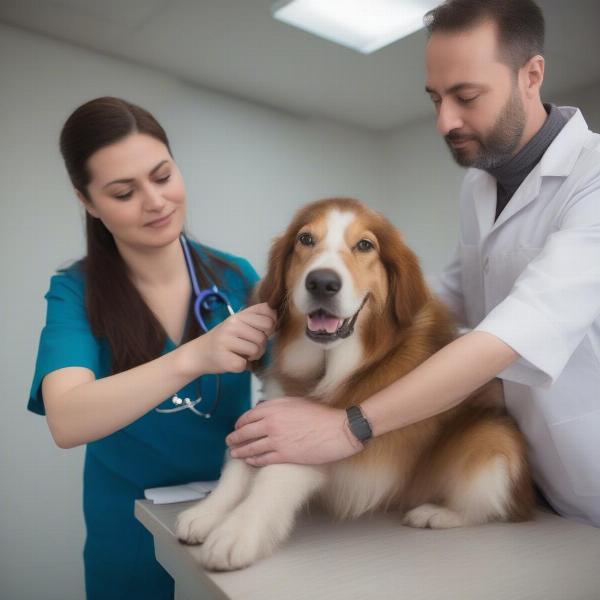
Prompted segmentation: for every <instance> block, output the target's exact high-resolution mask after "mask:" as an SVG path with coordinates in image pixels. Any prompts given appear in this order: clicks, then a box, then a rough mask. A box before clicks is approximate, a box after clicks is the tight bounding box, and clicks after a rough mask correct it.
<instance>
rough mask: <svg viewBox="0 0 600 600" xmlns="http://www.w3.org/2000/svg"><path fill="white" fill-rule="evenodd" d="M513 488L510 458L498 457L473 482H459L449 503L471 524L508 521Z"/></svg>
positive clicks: (451, 493)
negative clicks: (500, 520) (509, 464)
mask: <svg viewBox="0 0 600 600" xmlns="http://www.w3.org/2000/svg"><path fill="white" fill-rule="evenodd" d="M510 487H511V479H510V473H509V467H508V463H507V459H506V458H505V457H503V456H498V457H496V458H495V459H493V460H492V461H490V463H489V464H488V465H486V466H485V467H484V468H482V469H481V471H480V472H479V473H477V474H476V475H475V476H474V477H473V479H472V480H471V481H467V482H465V481H461V482H456V483H455V485H454V489H452V490H451V492H450V496H449V498H448V504H449V506H450V508H453V509H454V510H456V511H457V512H459V513H460V514H461V515H463V516H464V519H465V523H467V524H469V525H476V524H478V523H485V522H486V521H491V520H494V519H506V517H507V516H508V501H509V497H510Z"/></svg>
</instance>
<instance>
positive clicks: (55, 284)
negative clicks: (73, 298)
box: [50, 259, 85, 294]
mask: <svg viewBox="0 0 600 600" xmlns="http://www.w3.org/2000/svg"><path fill="white" fill-rule="evenodd" d="M58 289H67V290H70V291H71V292H73V293H77V294H84V293H85V269H84V260H83V259H81V260H77V261H74V262H71V263H70V264H68V265H66V266H61V267H58V268H57V269H56V271H55V272H54V273H53V274H52V276H51V277H50V292H52V291H53V290H58Z"/></svg>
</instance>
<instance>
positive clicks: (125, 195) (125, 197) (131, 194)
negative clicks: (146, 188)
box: [115, 190, 133, 200]
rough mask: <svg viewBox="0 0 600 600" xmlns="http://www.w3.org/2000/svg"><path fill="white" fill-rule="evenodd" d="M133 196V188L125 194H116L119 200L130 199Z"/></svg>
mask: <svg viewBox="0 0 600 600" xmlns="http://www.w3.org/2000/svg"><path fill="white" fill-rule="evenodd" d="M131 196H133V190H131V191H129V192H125V193H124V194H115V198H116V199H117V200H128V199H129V198H131Z"/></svg>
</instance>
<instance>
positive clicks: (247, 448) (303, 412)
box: [225, 397, 363, 467]
mask: <svg viewBox="0 0 600 600" xmlns="http://www.w3.org/2000/svg"><path fill="white" fill-rule="evenodd" d="M225 441H226V442H227V445H228V446H230V448H231V456H232V457H233V458H241V459H244V460H245V461H246V462H247V463H248V464H249V465H252V466H255V467H259V466H264V465H270V464H275V463H297V464H305V465H318V464H323V463H328V462H334V461H336V460H341V459H342V458H346V457H348V456H352V455H353V454H356V453H357V452H360V450H362V448H363V446H362V444H361V443H360V442H359V441H358V440H357V439H356V438H355V437H354V435H353V434H352V433H351V432H350V430H349V429H348V424H347V418H346V411H344V410H342V409H339V408H331V407H329V406H325V405H323V404H319V403H318V402H314V401H311V400H306V399H305V398H293V397H283V398H275V399H273V400H267V401H266V402H261V403H260V404H258V406H256V407H254V408H253V409H252V410H249V411H248V412H246V413H244V414H243V415H242V416H241V417H240V418H239V419H238V421H237V423H236V424H235V431H234V432H232V433H230V434H229V435H228V436H227V439H226V440H225Z"/></svg>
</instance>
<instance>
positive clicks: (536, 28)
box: [424, 0, 546, 70]
mask: <svg viewBox="0 0 600 600" xmlns="http://www.w3.org/2000/svg"><path fill="white" fill-rule="evenodd" d="M424 21H425V26H426V27H427V30H428V32H429V35H430V36H431V34H433V33H435V32H436V31H443V32H455V31H464V30H466V29H470V28H471V27H474V26H476V25H479V24H480V23H483V22H485V21H492V22H494V23H495V24H496V26H497V28H498V42H499V47H500V53H501V56H500V59H501V60H502V61H503V62H505V63H506V64H508V66H510V67H512V68H513V69H515V70H518V69H520V68H521V67H522V66H523V65H524V64H525V63H526V62H527V61H528V60H529V59H530V58H532V57H533V56H536V55H537V54H543V53H544V35H545V29H546V27H545V22H544V15H543V14H542V11H541V9H540V7H539V6H538V5H537V4H536V3H535V2H534V1H533V0H446V1H445V2H444V3H443V4H440V5H439V6H438V7H436V8H434V9H432V10H430V11H429V12H428V13H427V14H426V15H425V18H424Z"/></svg>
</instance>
